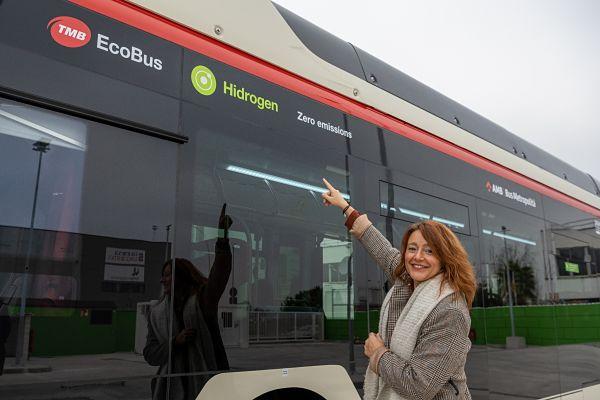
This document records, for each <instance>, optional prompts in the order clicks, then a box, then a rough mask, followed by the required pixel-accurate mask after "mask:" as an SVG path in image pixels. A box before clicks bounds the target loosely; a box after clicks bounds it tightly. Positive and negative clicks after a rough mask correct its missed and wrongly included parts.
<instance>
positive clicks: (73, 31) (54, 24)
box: [47, 16, 92, 48]
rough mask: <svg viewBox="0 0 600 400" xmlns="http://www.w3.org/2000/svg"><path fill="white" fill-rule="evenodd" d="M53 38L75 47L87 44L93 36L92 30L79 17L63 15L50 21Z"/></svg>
mask: <svg viewBox="0 0 600 400" xmlns="http://www.w3.org/2000/svg"><path fill="white" fill-rule="evenodd" d="M47 28H48V29H49V30H50V35H51V36H52V39H54V41H55V42H56V43H58V44H60V45H61V46H65V47H70V48H75V47H82V46H85V45H86V44H87V43H88V42H89V41H90V39H91V38H92V31H91V30H90V28H89V27H88V26H87V25H86V24H85V22H83V21H80V20H78V19H77V18H73V17H67V16H61V17H56V18H53V19H51V20H50V22H48V26H47Z"/></svg>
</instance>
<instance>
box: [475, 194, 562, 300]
mask: <svg viewBox="0 0 600 400" xmlns="http://www.w3.org/2000/svg"><path fill="white" fill-rule="evenodd" d="M481 204H482V206H481V208H482V209H483V210H482V211H481V213H480V224H481V233H482V235H481V236H480V245H481V258H482V268H481V273H480V279H481V281H480V287H481V291H480V293H481V297H482V298H481V299H478V302H479V305H483V306H486V307H490V306H504V305H509V304H513V305H530V304H537V303H540V302H545V301H550V300H551V299H552V298H553V291H554V288H553V286H552V282H551V280H550V279H549V278H550V276H549V270H548V267H547V265H546V263H545V262H544V256H543V253H542V248H543V246H542V234H543V231H544V229H543V228H544V224H543V222H542V221H540V220H537V219H535V218H532V217H529V216H526V215H524V214H520V213H516V212H514V211H512V210H509V209H506V208H504V207H500V206H497V205H493V204H491V203H487V202H481Z"/></svg>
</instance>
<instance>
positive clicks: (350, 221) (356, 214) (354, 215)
mask: <svg viewBox="0 0 600 400" xmlns="http://www.w3.org/2000/svg"><path fill="white" fill-rule="evenodd" d="M358 217H360V213H359V212H358V211H356V210H352V212H351V213H350V215H349V216H348V218H346V222H345V223H344V225H346V228H348V230H350V229H352V225H354V221H356V219H357V218H358Z"/></svg>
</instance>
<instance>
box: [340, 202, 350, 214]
mask: <svg viewBox="0 0 600 400" xmlns="http://www.w3.org/2000/svg"><path fill="white" fill-rule="evenodd" d="M349 208H350V203H348V205H347V206H346V207H344V210H343V211H342V214H344V215H346V211H348V209H349Z"/></svg>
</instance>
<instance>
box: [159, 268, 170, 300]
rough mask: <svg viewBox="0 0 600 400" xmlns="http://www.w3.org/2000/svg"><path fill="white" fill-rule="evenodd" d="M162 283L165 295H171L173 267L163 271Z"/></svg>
mask: <svg viewBox="0 0 600 400" xmlns="http://www.w3.org/2000/svg"><path fill="white" fill-rule="evenodd" d="M160 283H162V285H163V291H164V293H165V294H171V266H170V265H167V266H166V267H165V269H163V273H162V276H161V277H160Z"/></svg>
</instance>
